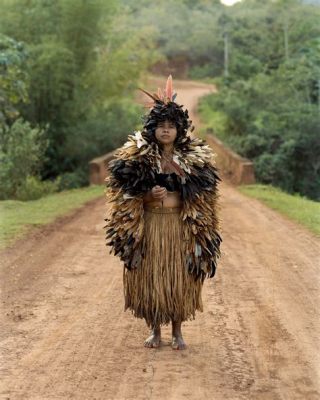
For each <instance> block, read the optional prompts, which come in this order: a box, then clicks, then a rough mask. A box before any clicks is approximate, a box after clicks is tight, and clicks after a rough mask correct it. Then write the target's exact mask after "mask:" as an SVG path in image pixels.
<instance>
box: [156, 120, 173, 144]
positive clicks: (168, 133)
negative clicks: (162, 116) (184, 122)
mask: <svg viewBox="0 0 320 400" xmlns="http://www.w3.org/2000/svg"><path fill="white" fill-rule="evenodd" d="M155 137H156V139H157V140H158V142H160V143H161V144H171V143H173V142H174V141H175V138H176V137H177V128H176V125H175V123H174V122H171V121H169V120H165V121H164V122H159V123H158V125H157V128H156V131H155Z"/></svg>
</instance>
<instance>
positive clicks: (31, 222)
mask: <svg viewBox="0 0 320 400" xmlns="http://www.w3.org/2000/svg"><path fill="white" fill-rule="evenodd" d="M104 190H105V188H104V186H103V185H101V186H99V185H92V186H88V187H85V188H80V189H72V190H66V191H63V192H59V193H54V194H51V195H48V196H45V197H42V198H41V199H38V200H32V201H16V200H3V201H0V249H3V248H5V247H7V246H8V245H10V244H12V243H13V242H14V241H15V240H16V239H18V238H20V237H22V236H23V235H25V234H26V233H27V232H29V231H30V229H32V228H33V227H36V226H40V225H44V224H48V223H50V222H52V221H54V220H55V218H57V217H60V216H63V215H66V214H68V213H69V212H72V211H73V210H75V209H76V208H79V207H81V206H82V205H83V204H85V203H86V202H87V201H89V200H92V199H95V198H98V197H103V196H104Z"/></svg>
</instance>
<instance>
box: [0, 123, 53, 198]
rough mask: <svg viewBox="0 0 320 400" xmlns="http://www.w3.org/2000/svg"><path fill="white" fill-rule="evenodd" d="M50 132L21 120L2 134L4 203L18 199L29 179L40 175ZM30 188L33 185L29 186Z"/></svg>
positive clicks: (0, 156) (1, 189) (0, 173)
mask: <svg viewBox="0 0 320 400" xmlns="http://www.w3.org/2000/svg"><path fill="white" fill-rule="evenodd" d="M46 128H47V127H45V128H44V129H41V128H39V127H35V128H33V127H31V125H30V123H29V122H27V121H24V120H23V119H22V118H18V119H17V120H16V121H15V122H14V123H13V124H12V125H11V126H10V127H8V126H4V127H3V128H2V129H1V131H0V162H1V170H0V200H4V199H10V198H15V197H16V195H17V191H18V189H19V188H20V187H22V186H23V185H28V184H27V183H26V180H27V177H29V176H32V175H37V174H38V172H39V170H40V168H41V166H42V164H43V162H44V161H45V156H44V154H45V151H46V149H47V147H48V140H47V139H46ZM29 185H30V182H29Z"/></svg>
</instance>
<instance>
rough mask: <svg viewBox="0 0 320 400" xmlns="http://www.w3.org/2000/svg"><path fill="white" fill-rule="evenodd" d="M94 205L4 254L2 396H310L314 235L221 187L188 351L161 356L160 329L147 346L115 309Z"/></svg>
mask: <svg viewBox="0 0 320 400" xmlns="http://www.w3.org/2000/svg"><path fill="white" fill-rule="evenodd" d="M191 100H192V99H191ZM192 101H194V99H193V100H192ZM192 101H191V102H192ZM101 190H102V191H103V188H102V189H101ZM104 202H105V201H104V198H103V197H101V198H100V199H98V200H94V201H91V202H89V203H87V205H86V206H84V207H82V208H81V209H79V210H78V211H76V212H74V213H73V214H72V215H70V216H69V217H68V218H64V219H60V220H58V221H57V222H55V223H54V224H52V225H49V226H47V227H46V228H42V229H39V230H38V231H36V232H34V233H33V234H32V235H30V236H29V237H28V239H27V240H21V241H20V242H18V243H17V244H16V245H15V246H14V247H13V248H12V249H9V250H7V251H5V252H4V253H2V257H1V258H2V267H1V276H0V278H1V282H2V284H1V286H2V287H1V305H2V309H1V310H2V313H1V321H0V322H1V353H2V354H1V388H0V398H1V399H10V400H13V399H14V400H20V399H21V400H27V399H30V400H47V399H50V400H51V399H59V400H60V399H66V400H69V399H83V400H91V399H99V400H100V399H101V400H109V399H110V400H124V399H127V400H129V399H130V400H131V399H132V400H133V399H137V400H145V399H153V400H163V399H170V400H171V399H174V400H176V399H177V400H179V399H197V400H202V399H214V400H226V399H227V400H248V399H253V400H278V399H279V400H280V399H281V400H287V399H288V400H298V399H299V400H300V399H301V400H316V399H317V400H318V399H319V398H320V377H319V371H320V368H319V366H320V352H319V345H320V343H319V342H320V340H319V337H320V330H319V325H320V319H319V310H320V301H319V263H320V262H319V258H320V244H319V240H318V239H316V238H315V237H314V236H313V235H312V234H310V233H308V232H307V231H306V230H305V229H304V228H302V227H299V226H297V225H296V224H294V223H293V222H290V221H289V220H287V219H286V218H284V217H281V216H280V215H278V214H277V213H276V212H275V211H273V210H270V209H268V208H267V207H266V206H264V205H262V204H261V203H259V201H257V200H255V199H250V198H247V197H245V196H244V195H243V194H241V193H239V192H238V191H237V190H236V189H235V188H233V187H231V186H229V185H227V184H226V183H225V182H224V183H223V184H222V185H221V207H222V210H221V219H222V236H223V239H224V241H223V247H222V259H221V261H220V264H219V268H218V270H217V274H216V276H215V278H214V279H213V280H209V281H206V283H205V286H204V291H203V301H204V307H205V310H204V312H203V313H198V315H197V318H196V320H194V321H189V322H187V323H185V324H184V325H183V329H184V337H185V340H186V342H187V345H188V348H187V350H185V351H181V352H179V351H178V352H177V351H173V350H171V347H170V345H169V341H170V328H169V327H165V328H164V330H163V345H162V346H161V348H160V349H146V348H144V347H143V345H142V344H143V340H144V338H145V337H146V336H147V335H148V333H149V332H148V330H147V328H146V326H145V324H144V322H143V321H142V320H137V319H135V318H133V316H132V315H131V314H130V312H129V311H127V312H126V313H124V312H123V298H122V281H121V279H122V268H121V265H120V262H119V261H118V259H117V258H116V257H114V256H110V255H109V254H108V250H107V248H106V247H105V245H104V231H103V229H102V228H103V225H104V221H103V218H104V216H105V209H104V208H105V205H104Z"/></svg>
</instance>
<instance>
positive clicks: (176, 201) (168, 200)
mask: <svg viewBox="0 0 320 400" xmlns="http://www.w3.org/2000/svg"><path fill="white" fill-rule="evenodd" d="M144 204H145V205H148V207H164V208H172V207H181V205H182V201H181V198H180V193H179V192H169V191H168V192H167V196H166V197H165V198H164V199H163V200H162V201H161V200H153V201H145V199H144Z"/></svg>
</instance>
